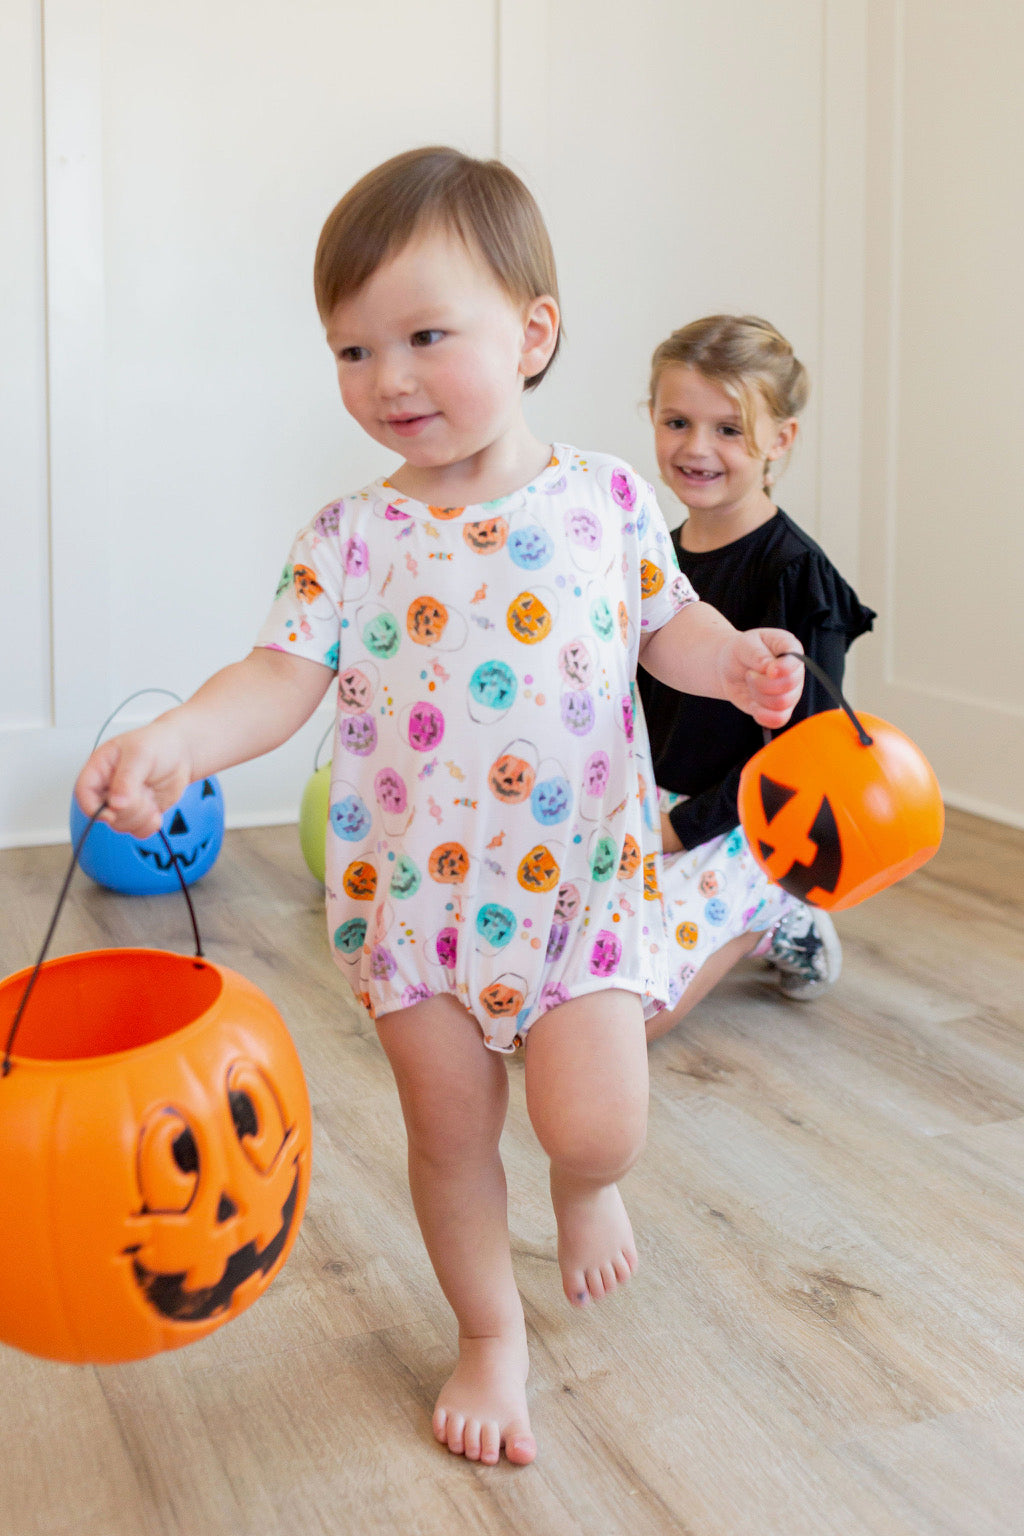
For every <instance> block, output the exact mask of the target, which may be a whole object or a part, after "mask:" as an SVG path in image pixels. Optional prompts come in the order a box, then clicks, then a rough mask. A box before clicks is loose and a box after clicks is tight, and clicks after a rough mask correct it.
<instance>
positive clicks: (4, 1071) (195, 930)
mask: <svg viewBox="0 0 1024 1536" xmlns="http://www.w3.org/2000/svg"><path fill="white" fill-rule="evenodd" d="M105 810H106V802H104V804H103V805H101V806H100V807H99V809H98V810H96V811H94V812H93V814H92V815H91V816H90V818H89V825H88V826H87V827H86V828H85V830H84V832H83V833H82V835H81V837H80V838H79V839H78V842H77V843H76V844H75V846H74V847H73V848H72V851H71V863H70V864H69V865H68V872H67V874H66V875H65V876H64V884H63V885H62V886H61V888H60V895H59V896H58V897H57V905H56V907H55V908H54V910H53V916H52V917H51V918H50V926H49V928H47V930H46V937H45V939H44V940H43V945H42V948H41V949H40V951H39V958H38V960H37V961H36V963H35V966H34V967H33V970H32V974H31V976H30V977H29V979H28V985H27V986H26V988H25V991H24V992H23V993H22V998H21V1002H20V1003H19V1004H18V1011H17V1013H16V1014H15V1015H14V1021H13V1023H12V1024H11V1027H10V1030H9V1031H8V1034H7V1044H6V1046H5V1047H4V1059H3V1065H2V1067H0V1077H7V1076H8V1074H9V1073H10V1070H11V1053H12V1051H13V1050H14V1040H15V1036H16V1035H17V1033H18V1027H19V1025H20V1024H21V1020H22V1016H23V1015H24V1012H25V1007H26V1004H27V1003H28V1000H29V998H30V997H31V995H32V989H33V988H34V986H35V984H36V981H37V980H38V977H39V972H40V971H41V970H42V968H43V961H44V960H45V959H46V952H47V950H48V949H49V947H50V942H51V940H52V939H53V935H54V932H55V931H56V928H57V920H58V918H59V917H60V914H61V910H62V909H63V906H64V902H65V900H66V898H67V894H68V890H69V889H70V886H71V877H72V875H73V874H74V873H75V866H76V865H77V863H78V859H79V855H80V854H81V852H82V849H83V847H84V846H85V840H86V838H87V837H88V836H89V833H90V832H91V831H92V829H93V827H94V826H95V825H96V820H97V817H98V816H99V815H100V814H101V812H103V811H105ZM160 841H161V842H162V843H163V845H164V847H165V848H166V849H167V856H168V858H169V859H170V861H171V863H172V864H173V866H174V873H175V874H176V875H177V877H178V884H179V885H180V886H181V894H182V895H183V896H184V898H185V904H186V906H187V907H188V915H189V917H190V918H191V920H192V934H193V937H194V938H195V941H196V959H197V960H202V958H203V942H202V940H201V939H200V937H199V924H198V923H197V922H196V909H195V907H194V906H193V905H192V898H191V896H190V895H189V893H188V886H187V885H186V884H185V876H184V875H183V874H182V872H181V866H180V865H179V863H178V855H177V854H176V853H175V852H174V850H173V849H172V847H171V845H170V843H169V842H168V841H167V839H166V837H165V836H164V833H163V828H162V827H161V829H160Z"/></svg>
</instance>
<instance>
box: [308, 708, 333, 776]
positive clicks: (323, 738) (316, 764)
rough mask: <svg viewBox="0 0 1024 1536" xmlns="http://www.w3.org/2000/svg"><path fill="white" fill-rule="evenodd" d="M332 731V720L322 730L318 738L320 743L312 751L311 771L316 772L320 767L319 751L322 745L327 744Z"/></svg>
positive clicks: (321, 749)
mask: <svg viewBox="0 0 1024 1536" xmlns="http://www.w3.org/2000/svg"><path fill="white" fill-rule="evenodd" d="M333 731H334V721H333V720H332V721H331V723H330V725H329V726H328V727H327V729H326V731H324V733H323V735H322V736H321V738H320V745H319V746H318V747H317V749H316V751H315V752H314V753H313V772H314V773H316V772H317V770H318V769H319V767H320V753H321V752H322V751H323V749H324V747H325V746H326V745H327V742H328V739H329V738H330V736H331V735H332V733H333Z"/></svg>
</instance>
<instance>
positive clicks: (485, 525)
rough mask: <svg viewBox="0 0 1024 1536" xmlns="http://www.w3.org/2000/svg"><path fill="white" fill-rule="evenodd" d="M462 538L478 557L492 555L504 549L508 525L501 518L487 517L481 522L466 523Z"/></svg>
mask: <svg viewBox="0 0 1024 1536" xmlns="http://www.w3.org/2000/svg"><path fill="white" fill-rule="evenodd" d="M462 537H463V538H464V539H465V541H466V543H467V544H468V545H469V547H470V549H475V550H476V552H477V554H478V555H492V554H494V553H495V552H496V551H497V550H499V549H504V547H505V540H506V539H507V538H508V523H507V522H506V521H505V519H504V518H503V517H488V518H485V519H484V520H483V522H479V523H467V524H466V526H465V527H464V528H463V530H462Z"/></svg>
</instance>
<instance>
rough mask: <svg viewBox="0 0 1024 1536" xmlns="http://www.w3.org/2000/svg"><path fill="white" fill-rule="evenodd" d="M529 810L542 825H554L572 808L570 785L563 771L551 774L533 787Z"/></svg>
mask: <svg viewBox="0 0 1024 1536" xmlns="http://www.w3.org/2000/svg"><path fill="white" fill-rule="evenodd" d="M530 810H531V811H532V813H533V819H534V821H539V822H540V824H541V826H542V827H556V826H558V825H559V824H560V823H561V822H563V821H565V820H566V819H567V818H568V816H569V813H570V811H571V810H572V786H571V785H570V783H569V780H568V779H567V778H566V777H565V775H564V774H563V773H555V774H552V776H551V777H550V778H547V779H543V780H541V781H540V782H538V783H537V784H535V785H534V787H533V792H532V794H531V795H530Z"/></svg>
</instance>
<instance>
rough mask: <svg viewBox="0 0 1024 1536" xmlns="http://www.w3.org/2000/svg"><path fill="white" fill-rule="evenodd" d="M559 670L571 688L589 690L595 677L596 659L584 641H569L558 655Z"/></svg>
mask: <svg viewBox="0 0 1024 1536" xmlns="http://www.w3.org/2000/svg"><path fill="white" fill-rule="evenodd" d="M558 670H559V673H560V674H561V677H562V680H563V681H564V682H565V683H566V684H567V685H568V686H569V687H570V688H589V686H590V682H591V679H592V677H593V675H594V658H593V656H592V655H591V653H590V647H589V646H588V645H587V642H586V641H585V640H582V639H576V640H569V641H567V643H566V644H565V645H563V646H562V649H561V650H560V651H559V653H558Z"/></svg>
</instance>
